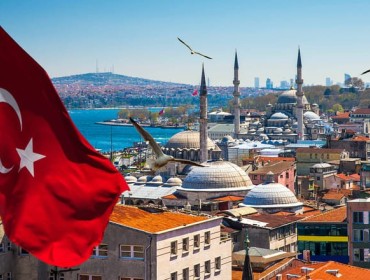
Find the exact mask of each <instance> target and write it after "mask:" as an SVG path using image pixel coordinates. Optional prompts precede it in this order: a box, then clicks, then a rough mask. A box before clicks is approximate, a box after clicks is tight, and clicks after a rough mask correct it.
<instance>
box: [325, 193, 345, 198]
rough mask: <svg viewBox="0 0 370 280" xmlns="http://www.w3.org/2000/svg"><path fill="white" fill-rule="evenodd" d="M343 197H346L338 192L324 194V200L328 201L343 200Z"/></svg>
mask: <svg viewBox="0 0 370 280" xmlns="http://www.w3.org/2000/svg"><path fill="white" fill-rule="evenodd" d="M343 197H345V195H344V194H342V193H337V192H327V193H326V194H324V196H323V197H322V199H324V200H325V199H327V200H341V199H342V198H343Z"/></svg>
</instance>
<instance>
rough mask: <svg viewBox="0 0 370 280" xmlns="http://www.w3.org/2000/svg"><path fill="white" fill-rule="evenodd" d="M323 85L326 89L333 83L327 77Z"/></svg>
mask: <svg viewBox="0 0 370 280" xmlns="http://www.w3.org/2000/svg"><path fill="white" fill-rule="evenodd" d="M325 85H326V86H327V87H330V86H332V85H333V81H332V80H331V79H330V78H329V77H327V78H326V79H325Z"/></svg>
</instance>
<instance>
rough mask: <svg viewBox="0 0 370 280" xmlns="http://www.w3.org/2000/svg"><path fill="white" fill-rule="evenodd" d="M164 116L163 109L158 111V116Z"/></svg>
mask: <svg viewBox="0 0 370 280" xmlns="http://www.w3.org/2000/svg"><path fill="white" fill-rule="evenodd" d="M163 114H164V108H163V109H162V110H160V111H159V113H158V115H160V116H162V115H163Z"/></svg>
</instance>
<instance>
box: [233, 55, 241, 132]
mask: <svg viewBox="0 0 370 280" xmlns="http://www.w3.org/2000/svg"><path fill="white" fill-rule="evenodd" d="M233 84H234V93H233V95H234V138H238V135H239V133H240V90H239V84H240V81H239V64H238V54H237V52H236V51H235V62H234V81H233Z"/></svg>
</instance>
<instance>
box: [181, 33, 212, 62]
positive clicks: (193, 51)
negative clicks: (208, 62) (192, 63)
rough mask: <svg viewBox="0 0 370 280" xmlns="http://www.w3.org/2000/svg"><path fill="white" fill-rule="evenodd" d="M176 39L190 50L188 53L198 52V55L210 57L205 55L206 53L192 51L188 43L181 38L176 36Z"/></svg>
mask: <svg viewBox="0 0 370 280" xmlns="http://www.w3.org/2000/svg"><path fill="white" fill-rule="evenodd" d="M177 39H178V40H179V41H180V42H181V43H183V44H184V45H185V46H186V47H187V48H188V49H189V50H190V53H191V54H199V55H201V56H204V57H205V58H208V59H212V57H209V56H206V55H204V54H201V53H199V52H196V51H194V50H193V49H192V48H191V47H190V46H189V45H188V44H186V43H185V42H184V41H183V40H181V39H180V38H179V37H177Z"/></svg>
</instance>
